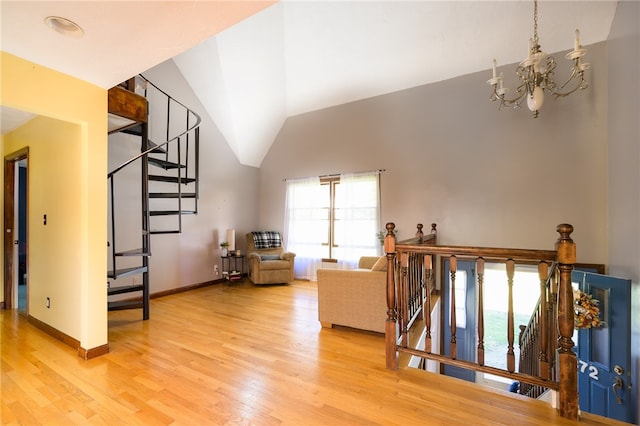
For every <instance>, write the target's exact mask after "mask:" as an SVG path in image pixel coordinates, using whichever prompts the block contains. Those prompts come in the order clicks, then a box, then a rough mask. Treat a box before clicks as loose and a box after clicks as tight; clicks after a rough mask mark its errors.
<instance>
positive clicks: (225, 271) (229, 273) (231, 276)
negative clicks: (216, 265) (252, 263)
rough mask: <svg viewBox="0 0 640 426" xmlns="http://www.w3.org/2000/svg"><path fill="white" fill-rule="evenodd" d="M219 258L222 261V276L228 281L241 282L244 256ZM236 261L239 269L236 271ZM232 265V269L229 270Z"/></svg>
mask: <svg viewBox="0 0 640 426" xmlns="http://www.w3.org/2000/svg"><path fill="white" fill-rule="evenodd" d="M220 258H221V259H222V276H223V277H225V278H226V279H228V280H229V281H239V280H241V279H242V276H243V275H244V255H240V256H220ZM238 260H239V261H240V269H238ZM225 261H226V263H225ZM232 263H233V269H231V264H232ZM225 265H226V267H225Z"/></svg>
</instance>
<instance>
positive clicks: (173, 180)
mask: <svg viewBox="0 0 640 426" xmlns="http://www.w3.org/2000/svg"><path fill="white" fill-rule="evenodd" d="M149 180H152V181H156V182H171V183H185V184H186V183H193V182H195V181H196V180H195V178H186V177H184V178H181V179H180V180H178V178H177V177H175V176H162V175H149Z"/></svg>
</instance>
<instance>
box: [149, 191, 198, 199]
mask: <svg viewBox="0 0 640 426" xmlns="http://www.w3.org/2000/svg"><path fill="white" fill-rule="evenodd" d="M149 198H196V193H195V192H150V193H149Z"/></svg>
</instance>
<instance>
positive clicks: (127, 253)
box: [116, 248, 151, 256]
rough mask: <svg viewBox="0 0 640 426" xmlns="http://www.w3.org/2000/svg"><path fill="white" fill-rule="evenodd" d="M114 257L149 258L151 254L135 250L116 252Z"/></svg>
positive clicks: (138, 249)
mask: <svg viewBox="0 0 640 426" xmlns="http://www.w3.org/2000/svg"><path fill="white" fill-rule="evenodd" d="M116 256H151V253H149V252H148V251H147V252H145V251H144V250H143V249H141V248H137V249H132V250H127V251H121V252H118V253H116Z"/></svg>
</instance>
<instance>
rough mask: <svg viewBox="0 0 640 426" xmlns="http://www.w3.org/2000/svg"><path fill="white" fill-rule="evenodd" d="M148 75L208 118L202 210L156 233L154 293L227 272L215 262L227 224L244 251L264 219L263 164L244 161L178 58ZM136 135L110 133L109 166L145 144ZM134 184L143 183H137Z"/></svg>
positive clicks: (153, 242)
mask: <svg viewBox="0 0 640 426" xmlns="http://www.w3.org/2000/svg"><path fill="white" fill-rule="evenodd" d="M144 75H145V76H146V77H147V78H148V79H149V80H151V81H152V82H153V83H155V84H156V85H157V86H158V87H160V88H161V89H163V90H165V91H166V92H167V93H169V94H170V95H171V96H173V97H174V98H175V99H177V100H179V101H180V102H182V103H184V104H185V105H187V106H189V107H191V108H192V109H194V110H195V111H196V112H198V113H199V114H200V115H201V117H202V119H203V122H202V125H201V131H200V164H201V167H200V178H201V183H200V191H201V193H200V200H199V204H198V209H199V213H198V215H195V216H189V215H188V216H183V222H182V223H183V233H182V234H179V235H173V234H170V235H153V236H152V237H151V251H152V254H153V255H152V256H151V259H150V270H151V272H150V280H151V292H152V293H156V292H160V291H166V290H171V289H175V288H179V287H184V286H188V285H192V284H197V283H202V282H207V281H210V280H214V279H216V278H222V275H218V276H216V275H215V274H214V264H217V265H218V266H220V265H221V260H220V247H219V243H220V241H222V240H225V239H226V235H225V233H226V230H227V228H233V229H235V230H236V248H238V249H242V250H243V249H244V247H245V243H244V233H245V232H248V231H252V230H254V225H255V224H256V223H257V222H258V193H257V188H258V186H257V180H258V169H256V168H254V167H248V166H243V165H241V164H240V163H239V162H238V160H237V159H236V157H235V155H234V154H233V152H232V151H231V149H230V148H229V146H228V144H227V142H226V140H225V139H224V138H223V137H222V135H221V134H220V132H219V130H218V128H217V127H216V126H215V124H214V123H213V122H212V120H211V118H210V117H209V116H208V115H207V114H206V112H205V109H204V107H203V106H202V105H201V104H200V102H199V101H198V98H197V97H196V96H195V94H194V93H193V91H192V90H191V88H190V87H189V85H188V84H187V83H186V81H185V80H184V78H183V77H182V74H180V72H179V70H178V68H177V67H176V66H175V64H174V63H173V61H166V62H164V63H162V64H160V65H158V66H156V67H154V68H153V69H151V70H149V71H147V72H145V73H144ZM150 126H153V124H152V123H150ZM130 138H131V137H130V136H127V135H122V134H115V135H111V136H110V137H109V170H113V168H115V166H116V165H117V164H119V162H120V161H123V160H125V159H127V158H129V157H131V156H132V155H133V154H134V153H135V151H136V149H139V143H140V142H139V140H138V141H131V140H128V139H130ZM132 142H133V143H132ZM135 178H136V177H135V176H133V177H131V179H135ZM131 186H132V188H136V189H137V188H138V184H137V183H136V184H135V185H131ZM138 193H139V191H138ZM120 196H121V197H126V196H127V194H126V192H121V193H120ZM125 199H126V198H125ZM137 199H138V200H139V198H135V197H131V198H130V200H134V201H133V203H134V204H135V207H136V208H137V206H138V205H139V201H135V200H137ZM138 216H139V213H136V214H135V215H132V217H133V218H136V219H135V220H133V219H132V221H131V223H130V226H131V230H130V231H129V232H130V234H132V235H139V230H138V229H139V228H136V227H137V226H139V220H137V217H138ZM136 220H137V221H136ZM127 279H128V277H127V278H122V280H127ZM114 285H118V283H115V284H114Z"/></svg>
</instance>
